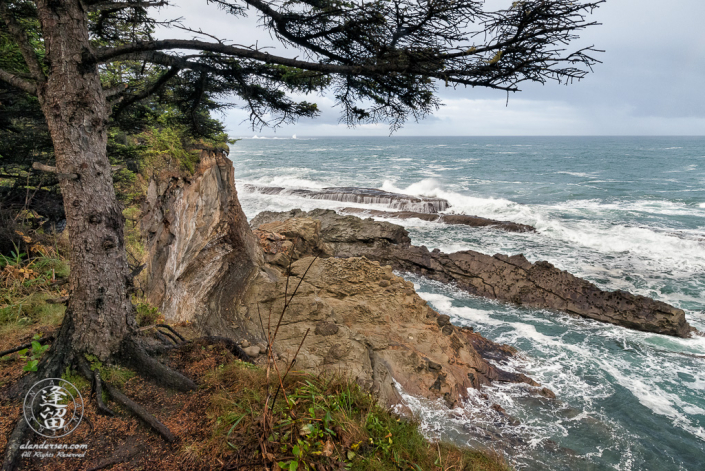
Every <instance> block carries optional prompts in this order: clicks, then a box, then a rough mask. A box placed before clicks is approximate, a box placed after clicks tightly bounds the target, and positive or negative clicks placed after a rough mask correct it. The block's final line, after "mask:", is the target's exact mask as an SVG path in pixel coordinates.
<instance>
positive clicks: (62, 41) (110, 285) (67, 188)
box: [37, 0, 136, 360]
mask: <svg viewBox="0 0 705 471" xmlns="http://www.w3.org/2000/svg"><path fill="white" fill-rule="evenodd" d="M37 7H38V13H39V21H40V23H41V27H42V31H43V33H44V38H45V47H46V53H47V58H48V62H49V67H50V70H49V73H48V74H47V75H48V77H47V81H46V83H45V84H44V85H43V86H40V87H39V89H38V97H39V102H40V104H41V107H42V111H43V112H44V116H45V117H46V120H47V124H48V126H49V131H50V133H51V137H52V140H53V143H54V149H55V155H56V167H57V170H58V172H59V173H62V174H76V175H77V176H78V178H77V179H69V178H63V179H62V181H61V191H62V193H63V197H64V207H65V208H66V221H67V228H68V231H69V239H70V243H71V255H70V263H71V276H70V281H69V292H70V297H69V305H68V309H67V314H66V317H67V318H70V319H72V324H73V329H72V330H73V331H72V332H71V334H70V348H71V349H72V350H73V351H74V352H80V353H91V354H93V355H96V356H98V357H99V358H101V359H103V360H105V359H107V358H108V357H109V356H111V355H112V354H115V353H116V352H117V351H118V350H119V348H120V344H121V343H122V341H123V339H124V338H125V337H126V336H127V335H128V334H130V333H131V332H133V331H134V330H135V328H136V325H135V321H134V315H133V313H132V309H133V308H132V304H131V302H130V296H129V293H128V284H129V283H130V279H129V277H128V275H129V269H128V265H127V256H126V253H125V245H124V237H123V225H124V221H123V216H122V212H121V210H120V205H119V204H118V201H117V198H116V196H115V191H114V189H113V180H112V176H111V172H110V161H109V160H108V157H107V153H106V145H107V124H108V108H107V102H106V98H105V94H104V91H103V88H102V86H101V82H100V76H99V74H98V68H97V66H96V65H95V63H93V61H92V60H91V52H90V51H91V47H90V44H89V37H88V25H87V24H86V20H87V17H86V12H85V11H84V10H83V7H82V5H81V2H80V1H79V0H65V1H62V2H55V1H52V0H40V1H38V2H37ZM86 64H88V65H86ZM57 347H58V348H65V345H57Z"/></svg>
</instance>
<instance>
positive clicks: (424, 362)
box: [235, 247, 537, 405]
mask: <svg viewBox="0 0 705 471" xmlns="http://www.w3.org/2000/svg"><path fill="white" fill-rule="evenodd" d="M291 248H292V247H289V250H291ZM285 250H286V249H285ZM302 255H304V258H300V259H297V260H294V261H293V263H292V264H291V279H290V280H289V288H288V292H289V296H291V293H292V291H293V290H294V289H295V287H296V286H297V285H298V284H299V281H300V280H301V278H302V277H303V274H304V272H306V270H307V268H308V267H309V265H310V269H309V270H308V272H307V273H306V276H305V277H303V281H302V282H301V285H300V286H299V287H298V289H297V291H296V295H295V296H294V298H293V300H292V301H291V303H290V305H289V307H288V308H287V310H286V313H285V315H284V320H283V322H282V327H281V328H280V331H279V333H278V336H277V340H276V342H275V349H274V350H275V352H276V353H278V354H279V355H281V356H282V357H283V358H284V359H285V360H291V359H292V358H293V356H294V354H295V353H296V351H297V349H298V347H299V344H300V343H301V340H302V339H303V338H304V335H305V334H306V331H307V330H309V333H308V336H307V337H306V341H305V342H304V344H303V347H302V348H301V351H300V352H299V355H298V357H297V361H296V367H297V368H299V369H304V370H307V371H325V372H329V373H345V374H349V375H351V376H352V377H353V378H357V380H358V381H359V382H360V383H361V384H363V385H365V386H366V387H368V388H370V389H371V390H373V391H375V392H376V393H378V394H379V397H380V400H381V401H382V402H383V403H385V404H388V405H393V404H398V403H400V402H401V398H400V397H399V395H398V392H397V390H396V388H395V387H394V384H393V380H394V381H397V382H398V383H399V384H400V385H401V387H402V388H403V389H404V391H405V392H407V393H409V394H412V395H415V396H420V397H426V398H430V399H435V398H438V397H442V398H444V399H445V401H446V402H447V403H448V405H453V404H455V403H456V401H458V400H460V399H461V398H463V397H465V396H466V395H467V389H468V388H470V387H474V388H479V387H480V386H482V385H485V384H490V383H491V382H493V381H500V382H523V383H528V384H530V385H533V386H537V384H536V383H535V382H533V381H532V380H531V379H529V378H528V377H526V376H524V375H522V374H516V373H509V372H506V371H503V370H501V369H500V368H498V367H496V366H495V365H494V364H493V363H490V362H488V361H487V359H488V358H491V359H492V360H494V361H500V362H501V361H504V360H506V359H508V358H509V357H511V356H513V354H514V351H513V350H512V349H511V348H509V347H506V346H502V345H498V344H496V343H494V342H491V341H489V340H487V339H484V338H482V337H481V336H480V335H479V334H477V333H474V332H473V330H472V329H469V328H460V327H456V326H453V325H452V324H451V323H450V320H449V318H448V316H439V315H438V313H436V312H435V311H434V310H433V309H431V308H430V307H429V306H428V305H427V303H426V302H425V301H423V300H422V299H421V298H420V297H419V296H418V295H417V294H416V292H415V291H414V286H413V283H410V282H408V281H405V280H404V279H402V278H400V277H398V276H395V275H394V274H393V273H392V268H391V267H389V266H387V267H384V266H381V265H380V264H379V263H378V262H373V261H370V260H367V259H364V258H358V257H352V258H346V259H336V258H318V259H314V258H313V257H310V256H305V254H302ZM294 258H296V257H294ZM314 260H315V261H314ZM281 262H282V264H281V265H279V266H269V267H267V268H266V269H265V270H263V271H262V272H260V275H259V277H258V278H257V279H256V280H255V282H254V283H252V284H251V288H250V289H249V290H248V292H247V293H246V297H245V299H244V300H243V302H242V303H241V304H240V305H239V306H238V308H237V311H236V315H235V317H236V318H238V319H241V320H242V321H240V322H241V324H240V325H243V326H248V327H247V330H248V331H249V333H250V335H251V334H253V333H254V334H259V332H261V329H262V327H260V324H259V322H260V320H259V319H260V315H261V316H262V318H263V319H262V325H263V326H264V328H265V329H266V328H267V325H268V324H271V326H272V328H271V330H272V331H273V330H274V325H275V324H276V322H277V320H278V318H279V315H280V313H281V312H282V309H283V302H284V301H283V293H284V290H285V285H286V276H285V275H284V273H285V272H286V268H285V266H288V261H285V260H284V259H282V260H281ZM284 262H285V263H284ZM311 263H313V264H312V265H311ZM270 312H271V320H270ZM255 337H259V335H255ZM258 340H259V339H258V338H255V339H251V340H250V342H251V343H252V342H257V341H258ZM476 344H477V345H478V347H477V348H476V347H475V345H476Z"/></svg>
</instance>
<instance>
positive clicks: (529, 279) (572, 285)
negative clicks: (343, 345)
mask: <svg viewBox="0 0 705 471" xmlns="http://www.w3.org/2000/svg"><path fill="white" fill-rule="evenodd" d="M290 218H308V219H313V220H317V221H320V224H321V229H320V234H319V235H318V236H317V237H318V242H317V243H318V244H324V246H325V251H327V252H326V253H331V254H333V255H334V256H336V257H360V256H365V257H367V258H368V259H370V260H376V261H379V262H380V263H383V264H389V265H391V266H392V267H394V269H396V270H401V271H407V272H411V273H417V274H420V275H423V276H425V277H428V278H430V279H433V280H438V281H441V282H444V283H454V284H456V285H457V286H458V287H460V288H462V289H464V290H466V291H468V292H470V293H472V294H475V295H478V296H485V297H488V298H491V299H498V300H502V301H507V302H511V303H515V304H519V305H522V306H527V307H534V308H544V309H555V310H559V311H563V312H567V313H571V314H576V315H579V316H582V317H587V318H590V319H595V320H598V321H602V322H608V323H611V324H616V325H620V326H623V327H628V328H631V329H636V330H642V331H646V332H656V333H660V334H665V335H673V336H677V337H688V336H689V335H690V332H691V330H692V329H691V328H690V326H689V325H688V322H687V321H686V319H685V313H684V312H683V311H682V310H681V309H677V308H675V307H673V306H670V305H668V304H666V303H663V302H660V301H656V300H653V299H651V298H647V297H644V296H637V295H633V294H630V293H627V292H625V291H603V290H601V289H599V288H598V287H597V286H595V285H594V284H592V283H590V282H588V281H586V280H583V279H581V278H578V277H576V276H573V275H571V274H570V273H568V272H566V271H563V270H559V269H558V268H556V267H554V266H553V265H551V264H550V263H548V262H545V261H539V262H536V263H531V262H529V261H528V260H527V259H526V258H525V257H524V256H523V255H521V254H520V255H514V256H511V257H510V256H507V255H501V254H496V255H494V256H489V255H485V254H482V253H479V252H475V251H472V250H466V251H462V252H455V253H451V254H446V253H442V252H440V251H438V250H434V251H433V252H430V251H429V250H428V249H427V248H426V247H423V246H421V247H417V246H414V245H411V241H410V239H409V236H408V233H407V231H406V230H405V229H404V228H403V227H401V226H398V225H396V224H391V223H388V222H377V221H373V220H372V219H365V220H363V219H360V218H357V217H355V216H343V215H340V214H337V213H336V212H335V211H331V210H314V211H311V212H308V213H304V212H302V211H300V210H293V211H289V212H282V213H272V212H263V213H261V214H260V215H258V216H257V217H256V218H254V219H253V221H252V222H251V225H252V226H253V227H261V225H262V224H265V223H270V226H269V227H265V229H266V230H273V231H275V232H278V233H287V228H286V227H278V228H277V227H272V226H271V223H273V222H274V221H280V222H281V221H287V220H289V219H290ZM292 221H295V219H293V220H292ZM287 224H293V223H287ZM285 225H286V224H285ZM289 234H290V236H291V234H292V233H291V232H289ZM290 236H288V237H290ZM294 238H298V239H299V240H300V241H299V243H302V242H301V240H303V239H304V238H305V237H304V235H302V234H298V235H295V236H294ZM321 253H323V252H321Z"/></svg>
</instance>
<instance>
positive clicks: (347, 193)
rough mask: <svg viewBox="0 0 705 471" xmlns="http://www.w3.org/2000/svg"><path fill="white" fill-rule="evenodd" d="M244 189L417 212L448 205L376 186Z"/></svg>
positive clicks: (440, 200)
mask: <svg viewBox="0 0 705 471" xmlns="http://www.w3.org/2000/svg"><path fill="white" fill-rule="evenodd" d="M244 188H245V190H247V191H252V192H257V193H263V194H265V195H279V194H288V195H294V196H300V197H302V198H311V199H315V200H330V201H343V202H345V203H363V204H384V205H387V206H389V207H390V208H393V209H399V210H403V211H414V212H419V213H437V212H439V211H445V210H446V209H448V208H449V207H450V205H449V204H448V201H447V200H444V199H442V198H427V197H422V196H410V195H402V194H399V193H390V192H388V191H383V190H378V189H376V188H357V187H335V188H323V189H322V190H304V189H294V188H281V187H276V186H260V185H245V186H244Z"/></svg>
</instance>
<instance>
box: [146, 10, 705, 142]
mask: <svg viewBox="0 0 705 471" xmlns="http://www.w3.org/2000/svg"><path fill="white" fill-rule="evenodd" d="M174 3H175V6H173V7H170V8H168V9H163V10H161V12H160V16H161V17H169V18H174V17H178V16H181V17H183V18H184V23H185V24H186V25H188V26H191V27H194V28H201V29H203V30H204V31H206V32H209V33H211V34H214V35H216V36H218V37H221V38H227V39H229V40H232V41H233V42H235V43H240V44H248V45H249V44H254V43H255V41H258V42H259V45H260V46H262V45H272V46H277V43H276V42H275V41H273V40H272V39H271V38H270V37H269V34H268V33H267V32H266V31H264V30H263V29H262V28H258V27H257V26H256V17H255V16H254V12H253V13H252V14H251V16H250V17H249V18H236V17H233V16H230V15H227V14H225V13H224V12H222V11H221V10H219V9H218V8H217V7H215V6H213V5H207V3H206V1H205V0H175V1H174ZM487 3H488V4H489V5H491V6H492V7H495V6H497V5H498V6H500V7H504V6H508V5H510V4H511V0H506V1H505V0H489V1H488V2H487ZM593 18H594V20H595V21H598V22H600V23H602V25H601V26H595V27H592V28H590V29H588V30H586V31H584V32H583V33H582V35H581V36H582V37H581V39H580V40H579V41H578V42H577V43H575V45H576V46H582V45H591V44H594V45H595V46H596V47H597V48H599V49H605V50H606V52H605V53H603V54H600V55H599V59H600V60H602V61H603V63H602V64H598V65H597V66H596V67H595V69H594V73H593V74H590V75H588V76H587V78H586V79H584V80H583V81H581V82H579V83H576V84H573V85H571V86H567V87H566V86H562V85H558V84H556V83H548V84H547V85H544V86H542V85H540V84H522V89H523V91H522V92H520V93H516V94H512V95H510V97H509V105H508V106H506V94H505V93H503V92H501V91H493V90H484V89H478V88H475V89H461V88H459V89H457V90H453V89H445V88H441V89H440V90H439V94H440V97H441V98H442V101H443V104H444V106H442V107H441V108H440V109H439V110H438V111H437V112H436V113H435V114H434V116H432V117H429V118H427V119H425V120H423V121H420V122H419V123H408V124H407V125H406V126H405V127H404V128H403V129H402V130H400V131H398V132H397V135H400V136H403V135H417V136H418V135H429V136H430V135H439V136H440V135H453V136H462V135H473V136H478V135H480V136H483V135H484V136H489V135H705V91H704V90H703V83H705V27H703V24H702V23H703V19H704V18H705V0H671V1H668V2H664V1H662V0H659V1H657V0H608V1H607V3H605V4H603V5H602V7H601V8H600V9H599V10H597V11H596V13H595V14H594V15H593ZM178 33H179V32H176V31H174V30H171V31H168V32H161V33H160V34H159V35H160V36H161V37H173V36H180V37H184V34H185V33H183V32H181V34H178ZM190 36H192V35H190V34H188V35H187V37H190ZM281 49H282V48H281V46H277V47H275V49H270V52H272V53H275V52H277V51H279V53H280V54H282V55H288V56H291V55H296V52H295V51H292V50H289V51H282V50H281ZM306 99H307V100H308V101H315V102H316V103H318V106H319V109H320V110H321V115H320V116H319V117H318V118H315V119H303V120H300V121H299V122H298V123H297V124H296V125H292V126H285V127H282V128H279V129H277V130H276V131H275V130H272V129H264V130H262V131H253V130H252V128H251V125H250V124H249V123H248V122H247V121H246V119H247V112H245V111H242V110H239V109H233V110H231V111H229V112H228V113H227V114H226V115H225V116H223V120H224V121H225V123H226V125H227V128H228V131H229V133H230V134H231V136H233V137H241V136H252V135H253V134H258V135H260V136H264V135H279V136H289V135H292V134H297V135H298V136H323V135H353V136H354V135H360V136H363V135H381V136H385V135H388V134H389V130H388V127H387V126H386V125H384V124H380V125H375V126H359V127H357V128H353V129H349V128H347V127H346V126H345V125H343V124H339V123H338V119H339V117H340V114H339V109H338V108H335V107H334V101H333V100H332V99H331V98H329V97H326V96H322V97H321V96H317V95H313V96H309V97H307V98H306ZM243 120H245V122H243Z"/></svg>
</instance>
